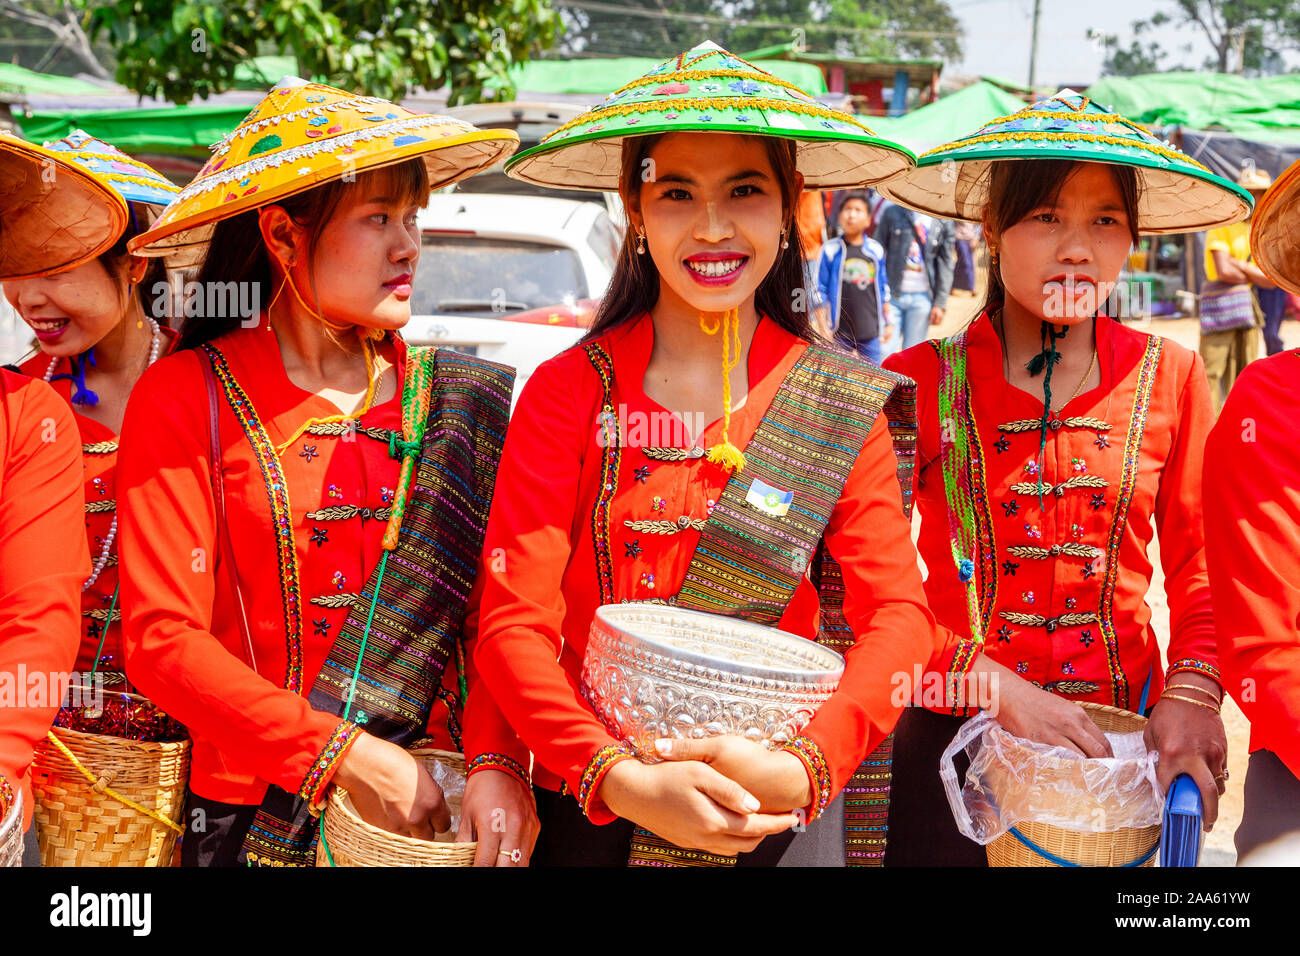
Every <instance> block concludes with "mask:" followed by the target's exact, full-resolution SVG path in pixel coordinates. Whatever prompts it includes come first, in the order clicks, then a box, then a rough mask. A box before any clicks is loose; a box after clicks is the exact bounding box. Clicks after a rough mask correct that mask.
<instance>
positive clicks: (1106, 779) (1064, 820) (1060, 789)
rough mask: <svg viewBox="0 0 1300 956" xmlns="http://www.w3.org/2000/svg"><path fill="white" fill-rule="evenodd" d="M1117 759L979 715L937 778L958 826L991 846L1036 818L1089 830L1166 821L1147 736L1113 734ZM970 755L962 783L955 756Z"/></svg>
mask: <svg viewBox="0 0 1300 956" xmlns="http://www.w3.org/2000/svg"><path fill="white" fill-rule="evenodd" d="M1106 739H1107V740H1109V741H1110V745H1111V749H1112V751H1113V752H1114V754H1115V756H1114V757H1101V758H1091V757H1081V756H1079V755H1078V754H1076V753H1072V752H1071V751H1069V750H1066V749H1065V748H1063V747H1052V746H1048V745H1046V744H1039V743H1034V742H1032V741H1028V740H1022V739H1021V738H1019V737H1016V736H1014V735H1012V734H1010V733H1008V732H1007V731H1006V730H1004V729H1003V728H1002V725H1001V724H999V723H998V722H997V721H996V720H995V719H994V718H993V717H991V716H989V714H987V713H981V714H978V715H977V716H975V717H974V718H972V719H971V720H968V721H967V722H966V723H965V724H963V725H962V727H961V730H959V731H958V732H957V736H956V737H954V738H953V740H952V743H950V744H949V745H948V747H947V749H946V750H944V752H943V756H942V757H940V758H939V776H940V777H941V778H942V779H943V788H944V792H945V793H946V794H947V796H948V805H949V806H950V807H951V808H952V814H953V817H954V818H955V819H956V821H957V828H958V829H959V830H960V831H961V832H962V833H963V834H964V835H965V836H967V837H968V838H970V839H972V840H974V841H975V842H976V843H979V844H982V845H987V844H989V843H992V842H993V841H994V840H995V839H997V838H998V837H999V836H1001V835H1002V834H1003V833H1005V832H1007V830H1009V829H1011V828H1012V827H1014V826H1019V825H1020V824H1021V823H1026V822H1030V821H1034V822H1038V823H1046V824H1050V825H1052V826H1057V827H1061V828H1063V829H1066V830H1075V831H1078V832H1084V833H1106V832H1111V831H1114V830H1120V829H1124V828H1126V827H1147V826H1153V825H1156V824H1159V823H1160V818H1161V813H1162V810H1163V807H1164V797H1163V796H1162V795H1161V793H1160V788H1159V786H1158V785H1157V783H1156V754H1155V753H1154V752H1150V753H1148V752H1147V749H1146V744H1145V743H1143V740H1142V732H1141V731H1135V732H1133V733H1125V734H1115V733H1107V734H1106ZM963 748H965V750H966V753H967V755H968V756H969V757H970V761H971V764H970V768H969V769H968V770H967V771H966V780H965V783H964V785H963V784H959V783H958V780H957V768H956V766H955V765H954V763H953V757H954V756H956V754H957V752H958V751H959V750H962V749H963Z"/></svg>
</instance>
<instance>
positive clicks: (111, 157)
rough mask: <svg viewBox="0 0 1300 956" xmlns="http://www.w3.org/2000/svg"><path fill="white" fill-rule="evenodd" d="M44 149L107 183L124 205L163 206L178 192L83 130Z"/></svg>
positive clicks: (150, 169)
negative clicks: (135, 203) (127, 203)
mask: <svg viewBox="0 0 1300 956" xmlns="http://www.w3.org/2000/svg"><path fill="white" fill-rule="evenodd" d="M45 148H46V149H48V150H52V151H54V152H56V153H60V154H62V155H63V156H64V157H65V158H67V159H70V160H71V161H72V162H74V163H76V164H77V165H78V166H81V167H82V168H83V169H85V170H87V171H88V172H90V173H92V174H94V176H95V178H96V179H98V180H100V181H101V182H105V183H108V185H109V186H111V187H112V188H113V190H114V191H115V192H117V193H118V194H120V195H121V197H122V198H123V199H125V200H126V201H127V202H138V203H147V204H149V205H153V206H166V205H167V204H168V203H169V202H171V201H172V200H173V199H175V198H176V194H177V193H179V192H180V191H181V190H180V187H179V186H177V185H175V184H174V183H172V182H171V180H169V179H167V177H165V176H164V175H163V174H162V173H160V172H158V171H157V170H156V169H154V168H153V167H152V166H148V165H146V164H145V163H142V162H140V160H138V159H132V158H131V157H130V156H128V155H127V154H126V153H124V152H122V151H121V150H120V149H118V148H117V147H116V146H114V145H113V144H111V143H106V142H104V140H102V139H96V138H95V137H94V136H91V135H90V134H89V133H87V132H85V131H84V130H80V129H74V130H73V131H72V132H71V133H69V134H68V135H67V136H65V137H63V139H60V140H56V141H55V142H52V143H46V144H45Z"/></svg>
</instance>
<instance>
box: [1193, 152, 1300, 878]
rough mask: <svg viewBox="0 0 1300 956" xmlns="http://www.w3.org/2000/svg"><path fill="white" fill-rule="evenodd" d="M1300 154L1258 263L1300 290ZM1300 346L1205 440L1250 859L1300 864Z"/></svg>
mask: <svg viewBox="0 0 1300 956" xmlns="http://www.w3.org/2000/svg"><path fill="white" fill-rule="evenodd" d="M1298 203H1300V163H1297V164H1296V165H1294V166H1292V167H1291V168H1290V169H1288V170H1287V171H1286V172H1285V173H1283V174H1282V175H1281V176H1279V177H1278V180H1277V182H1276V183H1275V184H1274V185H1273V187H1272V188H1271V189H1270V190H1269V191H1268V192H1267V193H1266V194H1265V195H1264V197H1263V199H1261V200H1260V202H1259V205H1258V207H1257V208H1256V209H1255V215H1254V220H1253V223H1252V228H1251V235H1250V247H1251V251H1252V253H1253V255H1254V259H1255V262H1256V263H1257V264H1258V265H1259V267H1260V268H1261V269H1263V270H1264V272H1265V273H1266V274H1267V275H1268V276H1269V277H1270V278H1271V279H1273V281H1275V282H1276V283H1277V284H1278V287H1279V288H1282V289H1285V290H1286V291H1288V292H1293V293H1295V292H1300V245H1298V244H1297V242H1296V231H1295V223H1296V218H1297V215H1298V214H1300V209H1298ZM1298 381H1300V349H1289V350H1287V351H1284V352H1279V353H1278V354H1276V355H1273V356H1270V357H1268V358H1266V359H1262V360H1260V361H1256V362H1252V363H1251V364H1250V367H1249V368H1247V369H1246V371H1245V372H1243V373H1242V376H1241V378H1239V379H1238V380H1237V382H1236V384H1235V385H1233V387H1232V392H1231V394H1229V396H1228V400H1227V402H1226V403H1225V404H1224V406H1223V412H1222V413H1221V414H1220V415H1219V420H1218V423H1217V424H1216V425H1215V426H1214V430H1213V431H1212V432H1210V439H1209V443H1208V444H1207V445H1206V448H1205V472H1204V474H1205V500H1206V501H1207V502H1209V503H1210V504H1209V506H1208V507H1207V508H1206V509H1205V547H1206V556H1207V558H1208V560H1209V568H1210V590H1211V591H1212V593H1213V595H1214V620H1215V624H1216V628H1217V632H1218V647H1219V658H1220V661H1221V664H1222V667H1223V675H1224V682H1223V685H1224V687H1225V688H1226V689H1227V690H1228V692H1229V693H1231V694H1232V696H1233V697H1234V698H1236V700H1237V702H1238V703H1239V704H1241V709H1242V711H1244V712H1245V714H1246V717H1247V718H1249V720H1250V725H1251V727H1250V762H1249V765H1248V767H1247V770H1246V782H1245V788H1244V789H1245V806H1244V808H1243V810H1242V817H1241V826H1240V827H1239V828H1238V830H1237V837H1236V843H1237V862H1238V865H1247V866H1249V865H1256V866H1258V865H1263V866H1279V865H1290V866H1295V865H1297V864H1300V626H1298V625H1297V622H1298V621H1300V589H1298V588H1300V460H1298V459H1297V456H1296V452H1295V422H1296V418H1297V414H1298V413H1300V401H1297V398H1296V383H1297V382H1298Z"/></svg>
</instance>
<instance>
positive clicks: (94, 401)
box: [45, 319, 162, 632]
mask: <svg viewBox="0 0 1300 956" xmlns="http://www.w3.org/2000/svg"><path fill="white" fill-rule="evenodd" d="M149 328H150V334H151V338H150V341H149V361H148V363H147V364H146V365H145V368H148V367H149V366H150V365H152V364H153V363H154V362H156V361H158V352H159V351H160V350H161V348H162V329H160V328H159V327H158V323H157V322H156V321H154V320H153V319H150V320H149ZM94 348H95V347H94V346H93V345H92V346H91V347H90V348H89V349H87V350H86V352H85V353H83V354H87V355H89V356H90V363H91V364H92V365H93V364H94V363H95V359H94ZM77 358H80V356H78V357H77ZM58 366H59V356H55V357H54V358H52V359H50V367H49V368H47V369H46V370H45V381H47V382H52V381H54V380H55V378H71V379H72V380H73V383H74V385H75V386H77V392H76V395H74V396H73V401H76V399H77V397H78V396H81V397H82V399H83V400H82V401H81V402H78V403H77V404H79V405H91V406H94V405H98V404H99V396H98V395H96V394H95V393H94V392H92V391H91V390H90V389H88V388H86V378H85V375H86V367H85V364H84V362H83V363H82V364H81V365H80V373H79V377H78V373H73V374H65V375H59V376H56V375H55V374H54V370H55V369H56V368H58ZM116 538H117V512H116V511H114V512H113V522H112V524H111V525H109V528H108V535H107V536H106V537H105V538H104V546H103V547H102V548H101V549H100V551H99V557H98V558H96V559H95V565H94V568H93V569H92V570H91V574H90V577H88V578H86V580H85V582H83V583H82V585H81V590H83V591H85V590H86V589H87V588H89V587H90V586H91V585H93V584H94V583H95V582H96V581H98V580H99V576H100V574H102V573H103V571H104V568H106V567H107V566H108V559H109V557H110V555H111V552H112V550H113V542H114V540H116ZM113 598H114V603H116V600H117V595H116V593H115V594H114V595H113ZM109 614H110V616H111V615H112V610H111V609H110V611H109ZM111 623H112V621H111V620H105V621H104V631H105V632H107V631H108V625H109V624H111Z"/></svg>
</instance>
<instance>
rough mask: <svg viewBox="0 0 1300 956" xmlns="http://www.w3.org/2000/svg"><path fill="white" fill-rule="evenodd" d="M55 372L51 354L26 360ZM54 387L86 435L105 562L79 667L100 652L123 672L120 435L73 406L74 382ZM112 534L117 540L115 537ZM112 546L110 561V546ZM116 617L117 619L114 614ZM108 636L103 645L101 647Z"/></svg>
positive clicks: (89, 497) (88, 600)
mask: <svg viewBox="0 0 1300 956" xmlns="http://www.w3.org/2000/svg"><path fill="white" fill-rule="evenodd" d="M162 334H163V336H164V337H165V339H164V345H163V347H162V354H164V355H165V354H167V353H168V352H170V351H171V348H172V346H173V345H174V344H175V342H176V339H177V335H176V333H175V332H173V331H172V330H170V329H163V330H162ZM68 368H69V363H68V360H67V359H66V358H64V359H59V360H58V361H57V363H56V364H55V367H54V373H55V374H58V373H62V372H67V371H68ZM49 371H50V357H49V356H48V355H46V354H45V353H44V352H37V353H36V354H35V355H34V356H32V357H31V358H30V359H28V360H27V361H26V362H24V363H23V364H22V372H23V374H24V375H30V376H31V377H32V378H40V379H43V378H45V376H46V373H48V372H49ZM50 386H51V387H52V388H53V389H54V391H55V392H57V393H58V395H59V396H60V397H61V398H62V399H63V400H64V401H65V402H67V403H68V407H69V408H71V409H72V413H73V416H74V418H75V419H76V421H77V430H78V432H79V433H80V435H81V455H82V466H83V469H84V475H85V496H86V519H85V523H86V538H87V539H88V543H89V546H90V562H91V567H92V569H93V568H94V567H96V566H98V565H99V564H100V563H101V561H102V567H101V569H100V571H99V574H98V575H96V577H95V580H94V581H93V582H92V583H91V584H90V586H89V587H87V588H86V589H85V590H84V591H82V592H81V628H82V631H81V647H80V649H79V650H78V652H77V670H78V671H89V670H91V669H92V668H93V667H94V665H95V657H96V652H98V655H99V666H100V667H101V668H102V669H104V670H111V671H120V670H122V669H123V666H124V665H123V664H122V626H121V618H122V602H121V596H120V595H119V596H118V601H117V604H116V606H114V602H113V596H114V592H116V591H117V583H118V573H117V565H118V554H117V542H116V534H115V532H114V531H113V525H114V522H115V520H116V517H117V482H116V478H117V450H118V435H117V434H116V433H115V432H114V431H113V430H112V429H111V428H109V427H108V426H106V425H103V424H101V423H100V422H97V421H95V419H93V418H89V417H87V416H85V415H82V414H81V413H80V411H79V410H78V407H77V406H76V405H73V404H72V382H71V381H70V380H68V379H66V378H64V379H59V380H58V381H55V382H51V383H50ZM110 538H111V539H112V540H110ZM105 545H107V546H108V553H107V559H106V560H104V548H105ZM110 615H111V617H112V620H110V619H109V617H110ZM101 639H102V642H103V644H102V648H101V643H100V642H101Z"/></svg>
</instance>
